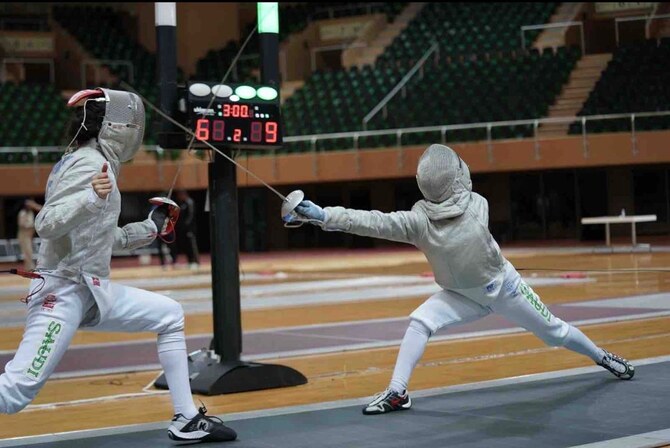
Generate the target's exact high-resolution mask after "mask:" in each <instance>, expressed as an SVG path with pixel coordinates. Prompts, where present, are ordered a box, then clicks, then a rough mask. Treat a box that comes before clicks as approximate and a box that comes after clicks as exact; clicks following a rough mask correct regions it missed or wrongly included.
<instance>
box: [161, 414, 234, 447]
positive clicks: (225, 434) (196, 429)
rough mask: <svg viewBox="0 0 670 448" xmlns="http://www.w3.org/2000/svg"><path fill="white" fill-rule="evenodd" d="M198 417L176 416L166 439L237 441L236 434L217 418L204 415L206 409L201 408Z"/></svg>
mask: <svg viewBox="0 0 670 448" xmlns="http://www.w3.org/2000/svg"><path fill="white" fill-rule="evenodd" d="M198 411H199V413H198V415H196V416H195V417H193V418H192V419H190V420H189V419H187V418H186V417H184V416H183V415H181V414H177V415H175V416H174V418H173V419H172V424H171V425H170V427H169V428H168V437H170V439H172V440H177V441H179V442H197V441H200V442H229V441H231V440H235V439H237V433H236V432H235V431H234V430H233V429H231V428H229V427H227V426H226V425H224V424H223V422H222V421H221V419H219V418H217V417H209V416H207V415H205V414H206V413H207V409H206V408H205V407H204V406H203V407H201V408H200V409H199V410H198Z"/></svg>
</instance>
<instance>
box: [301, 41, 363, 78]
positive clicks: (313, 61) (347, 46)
mask: <svg viewBox="0 0 670 448" xmlns="http://www.w3.org/2000/svg"><path fill="white" fill-rule="evenodd" d="M367 46H368V44H367V43H359V42H356V39H354V40H352V41H350V42H343V43H341V44H333V45H322V46H320V47H312V48H310V50H309V51H310V62H311V64H310V65H311V68H312V71H313V72H314V71H316V54H317V53H321V52H324V51H334V50H342V51H345V50H348V49H350V48H365V47H367Z"/></svg>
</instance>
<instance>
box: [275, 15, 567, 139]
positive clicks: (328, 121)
mask: <svg viewBox="0 0 670 448" xmlns="http://www.w3.org/2000/svg"><path fill="white" fill-rule="evenodd" d="M556 6H557V3H528V2H527V3H428V4H427V5H426V6H425V7H424V8H423V9H422V11H421V12H420V13H419V14H418V15H417V17H416V18H414V19H413V20H412V21H411V22H410V24H409V25H408V26H407V28H406V29H405V30H404V31H403V32H402V33H401V34H400V35H399V36H398V37H397V38H396V39H395V40H394V41H393V43H392V44H391V45H390V46H389V47H388V48H386V50H385V51H384V53H383V54H382V55H381V56H380V57H379V58H378V60H377V62H376V64H375V66H374V67H364V68H362V69H360V70H358V69H352V70H349V71H344V72H333V73H314V74H313V76H312V77H311V78H310V79H309V80H308V82H307V83H306V84H305V86H304V87H303V88H302V89H301V90H298V91H297V92H296V93H295V94H294V95H293V96H292V97H291V98H289V99H288V101H287V102H286V103H285V107H284V117H285V123H286V133H287V135H301V134H302V135H305V134H313V133H329V132H342V131H352V130H359V129H361V122H362V119H363V117H364V116H365V114H366V113H367V112H369V111H370V109H372V107H374V106H375V105H376V104H377V103H378V102H379V101H380V100H381V99H382V98H383V97H384V95H385V94H386V93H387V92H388V91H389V90H390V89H391V88H392V87H393V86H394V85H395V84H396V83H397V82H398V81H399V80H400V79H401V77H402V76H403V74H404V73H406V72H407V70H408V69H409V67H411V66H412V65H413V64H414V63H415V62H416V61H417V60H418V59H419V58H420V57H421V56H422V54H423V53H424V52H425V51H426V50H427V49H428V48H429V47H430V45H431V43H432V42H437V43H438V44H439V46H440V51H439V59H438V60H437V62H434V60H433V61H432V62H428V63H427V64H426V66H425V72H424V76H423V77H422V78H421V77H419V76H415V77H414V78H413V79H412V80H411V81H410V83H409V84H408V85H407V86H406V95H405V96H400V95H398V96H396V97H395V98H394V99H393V100H392V101H391V102H390V103H389V104H388V107H387V111H388V114H387V115H386V116H384V115H382V114H379V115H377V116H376V117H375V118H374V119H373V120H372V121H371V122H370V123H369V126H368V129H390V128H391V129H392V128H399V127H411V126H428V125H441V124H461V123H473V122H484V121H499V120H514V119H530V118H537V117H541V116H543V115H545V114H546V112H547V110H548V107H549V105H550V104H552V102H553V101H554V98H555V97H556V95H557V94H558V93H559V92H560V90H561V87H562V85H563V84H564V83H565V82H566V81H567V79H568V77H569V74H570V72H571V70H572V69H573V67H574V65H575V63H576V61H577V59H578V58H579V51H578V50H577V49H574V48H559V49H558V51H557V52H556V54H554V52H553V51H552V50H551V49H546V50H545V51H544V52H543V53H542V54H540V53H539V52H538V51H537V50H531V51H528V52H525V53H524V52H522V51H520V50H519V47H520V43H521V42H520V37H519V29H520V27H521V26H522V25H528V24H537V23H545V22H547V21H548V19H549V17H551V14H552V13H553V11H554V10H555V9H556ZM536 36H537V33H535V34H533V33H527V34H526V42H527V43H530V42H532V41H533V40H534V39H535V37H536ZM482 92H485V94H482ZM329 104H337V105H339V107H340V108H344V110H345V112H343V113H342V112H335V111H334V110H333V108H332V107H329V106H328V105H329ZM426 104H432V105H434V106H431V107H426ZM531 134H532V127H528V126H525V127H517V128H511V127H510V128H504V129H497V128H496V129H494V131H493V132H492V137H493V138H510V137H523V136H529V135H531ZM485 136H486V132H485V130H470V131H462V132H454V133H452V134H450V136H449V139H450V140H452V141H453V140H456V141H460V140H475V139H480V138H485ZM434 138H435V136H434V135H422V134H418V133H416V134H411V135H408V136H407V138H406V139H403V143H423V142H425V141H431V140H433V139H434ZM351 143H352V142H343V141H339V142H338V141H335V140H332V141H325V142H321V143H319V145H320V146H321V147H322V148H324V149H337V148H350V147H351ZM395 143H396V137H395V136H384V137H372V138H365V139H362V140H361V141H359V146H360V147H378V146H385V145H388V144H395ZM308 148H309V145H306V144H304V143H303V144H293V145H290V147H289V148H288V150H289V151H296V150H307V149H308Z"/></svg>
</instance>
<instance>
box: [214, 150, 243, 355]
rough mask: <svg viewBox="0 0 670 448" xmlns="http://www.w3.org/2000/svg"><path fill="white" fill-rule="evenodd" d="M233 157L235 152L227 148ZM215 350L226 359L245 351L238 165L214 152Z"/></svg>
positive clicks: (227, 151)
mask: <svg viewBox="0 0 670 448" xmlns="http://www.w3.org/2000/svg"><path fill="white" fill-rule="evenodd" d="M223 151H225V153H226V154H227V155H228V156H230V157H232V156H233V154H232V151H231V150H229V149H224V150H223ZM209 204H210V235H211V241H212V242H211V254H212V301H213V303H212V305H213V314H214V316H213V317H214V340H213V341H212V343H213V344H212V345H213V348H214V351H215V352H216V353H217V354H218V355H219V356H220V357H221V361H222V362H228V361H238V360H239V359H240V354H241V353H242V322H241V310H240V281H239V278H240V268H239V266H240V259H239V246H240V239H239V229H238V225H239V224H238V219H239V218H238V211H237V166H235V165H233V164H232V163H230V162H229V161H228V160H226V159H225V158H224V157H223V156H221V155H220V154H218V153H214V161H213V162H210V163H209Z"/></svg>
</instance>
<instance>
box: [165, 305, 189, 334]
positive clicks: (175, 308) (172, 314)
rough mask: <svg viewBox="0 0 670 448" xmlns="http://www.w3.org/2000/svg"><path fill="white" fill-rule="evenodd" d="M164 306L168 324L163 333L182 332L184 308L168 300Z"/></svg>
mask: <svg viewBox="0 0 670 448" xmlns="http://www.w3.org/2000/svg"><path fill="white" fill-rule="evenodd" d="M166 306H167V307H168V310H167V312H168V316H169V324H168V328H167V329H166V330H165V331H164V332H163V333H171V332H175V331H184V308H183V307H182V306H181V304H180V303H179V302H177V301H175V300H170V301H169V302H168V303H166Z"/></svg>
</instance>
